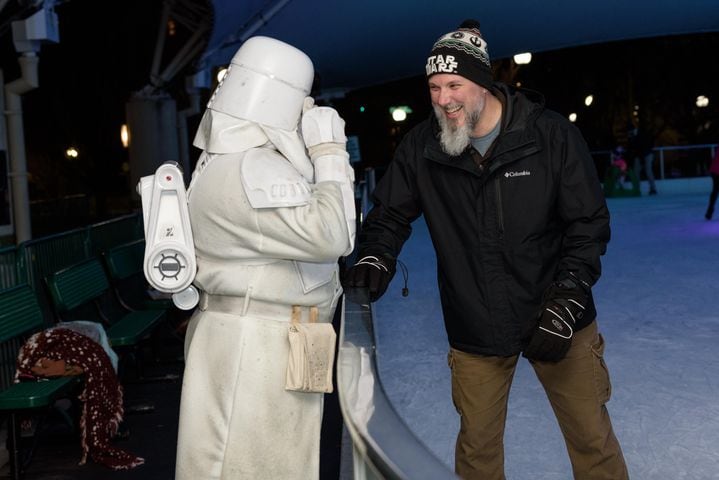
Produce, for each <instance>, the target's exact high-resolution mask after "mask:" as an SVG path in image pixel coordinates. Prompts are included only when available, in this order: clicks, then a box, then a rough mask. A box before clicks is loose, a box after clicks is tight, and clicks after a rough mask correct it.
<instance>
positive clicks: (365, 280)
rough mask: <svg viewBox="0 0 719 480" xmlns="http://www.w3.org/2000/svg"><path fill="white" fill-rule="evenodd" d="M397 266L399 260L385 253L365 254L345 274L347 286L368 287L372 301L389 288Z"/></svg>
mask: <svg viewBox="0 0 719 480" xmlns="http://www.w3.org/2000/svg"><path fill="white" fill-rule="evenodd" d="M396 268H397V261H396V260H395V259H393V258H391V257H387V256H383V255H365V256H364V257H362V258H360V259H359V260H358V261H357V263H355V264H354V266H352V267H350V269H349V270H348V271H347V273H346V274H345V277H344V279H343V282H342V283H343V285H344V286H345V287H348V288H349V287H367V289H368V290H369V299H370V301H371V302H375V301H377V300H378V299H379V298H380V297H381V296H382V295H383V294H384V292H385V291H386V290H387V287H388V286H389V284H390V282H391V281H392V277H394V274H395V271H396Z"/></svg>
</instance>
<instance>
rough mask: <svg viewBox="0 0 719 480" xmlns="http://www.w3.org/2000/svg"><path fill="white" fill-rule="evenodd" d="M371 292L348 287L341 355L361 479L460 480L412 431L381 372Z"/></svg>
mask: <svg viewBox="0 0 719 480" xmlns="http://www.w3.org/2000/svg"><path fill="white" fill-rule="evenodd" d="M375 351H376V342H375V337H374V327H373V324H372V308H371V304H370V302H369V294H368V292H367V289H348V290H347V291H346V292H345V296H344V312H343V317H342V322H341V327H340V334H339V352H338V355H337V390H338V393H339V401H340V409H341V410H342V417H343V418H344V423H345V426H346V428H347V431H348V432H349V435H350V438H351V439H352V453H353V471H354V479H355V480H365V479H367V480H374V479H393V480H394V479H397V480H399V479H402V480H404V479H407V480H410V479H411V480H424V479H427V480H443V479H448V480H449V479H453V480H458V477H457V476H456V475H455V474H454V472H452V471H451V470H450V469H449V468H447V466H446V465H445V464H444V463H442V462H441V461H440V460H439V459H438V458H437V457H436V456H435V455H434V454H433V453H432V452H431V451H430V450H429V449H428V448H427V447H426V446H425V445H424V444H423V443H422V442H421V441H420V440H419V439H418V438H417V437H416V436H415V435H414V433H413V432H412V431H411V430H410V429H409V427H407V425H406V424H405V423H404V421H403V420H402V419H401V418H400V417H399V415H398V414H397V412H396V411H395V409H394V407H392V404H391V402H390V401H389V399H388V398H387V395H386V394H385V391H384V389H383V388H382V383H381V381H380V377H379V374H378V371H377V361H376V357H375Z"/></svg>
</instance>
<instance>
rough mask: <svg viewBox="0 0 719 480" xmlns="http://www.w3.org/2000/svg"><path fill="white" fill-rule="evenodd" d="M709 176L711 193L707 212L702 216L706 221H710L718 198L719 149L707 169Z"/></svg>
mask: <svg viewBox="0 0 719 480" xmlns="http://www.w3.org/2000/svg"><path fill="white" fill-rule="evenodd" d="M709 175H711V177H712V191H711V193H710V194H709V206H708V207H707V212H706V213H705V214H704V218H706V219H707V220H711V219H712V216H713V215H714V205H715V204H716V201H717V196H719V148H717V150H716V153H715V154H714V158H713V159H712V164H711V166H710V167H709Z"/></svg>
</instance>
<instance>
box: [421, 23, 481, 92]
mask: <svg viewBox="0 0 719 480" xmlns="http://www.w3.org/2000/svg"><path fill="white" fill-rule="evenodd" d="M425 70H426V72H427V77H430V76H432V75H434V74H436V73H453V74H455V75H461V76H462V77H464V78H467V79H468V80H471V81H473V82H474V83H476V84H477V85H480V86H482V87H484V88H491V87H492V64H491V63H490V61H489V53H488V52H487V42H485V41H484V39H483V38H482V33H481V32H480V31H479V22H477V21H476V20H465V21H464V22H462V24H461V25H460V26H459V28H458V29H457V30H455V31H453V32H449V33H447V34H445V35H443V36H442V37H440V39H439V40H437V41H436V42H435V43H434V45H433V46H432V51H431V52H430V54H429V57H427V65H425Z"/></svg>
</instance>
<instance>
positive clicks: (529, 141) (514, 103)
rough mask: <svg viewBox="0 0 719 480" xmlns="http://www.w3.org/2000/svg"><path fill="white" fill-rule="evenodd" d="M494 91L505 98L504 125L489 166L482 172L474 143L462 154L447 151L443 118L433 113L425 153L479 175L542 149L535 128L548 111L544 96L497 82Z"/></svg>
mask: <svg viewBox="0 0 719 480" xmlns="http://www.w3.org/2000/svg"><path fill="white" fill-rule="evenodd" d="M492 94H494V96H495V97H497V98H498V99H499V101H500V102H502V119H501V122H502V128H501V130H500V132H499V136H498V137H497V139H496V140H495V142H496V143H495V145H494V147H493V149H492V153H491V155H490V157H489V158H488V159H487V160H488V161H489V169H488V170H487V171H486V172H484V173H483V172H480V170H479V168H478V167H477V165H476V164H475V163H474V161H473V160H472V155H471V148H472V147H471V146H470V147H467V150H465V151H464V152H463V153H462V154H461V155H459V156H456V157H453V156H450V155H447V154H446V153H445V152H444V150H442V147H441V146H440V144H439V132H440V128H439V122H438V121H437V118H436V117H435V115H434V112H432V113H431V114H430V119H429V121H430V126H431V132H432V136H431V137H432V138H431V139H429V141H428V142H427V143H426V144H425V147H424V156H425V157H426V158H428V159H429V160H432V161H434V162H437V163H441V164H443V165H448V166H451V167H455V168H460V169H462V170H465V171H467V172H469V173H472V174H474V175H476V176H483V175H487V174H491V173H492V172H494V171H496V170H497V169H498V168H500V167H502V166H504V165H507V164H508V163H511V162H514V161H516V160H518V159H520V158H523V157H525V156H528V155H531V154H533V153H536V152H538V151H540V150H541V148H540V147H539V142H538V141H537V139H536V133H535V131H534V129H533V128H531V127H532V126H533V125H534V122H535V121H536V119H537V117H538V116H539V115H540V114H541V113H542V111H544V97H543V96H542V95H541V94H540V93H538V92H534V91H532V90H522V91H519V90H517V89H515V88H513V87H510V86H508V85H505V84H503V83H495V84H494V85H493V88H492Z"/></svg>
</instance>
